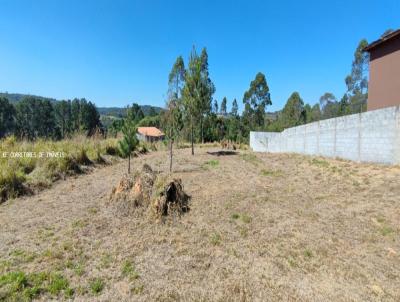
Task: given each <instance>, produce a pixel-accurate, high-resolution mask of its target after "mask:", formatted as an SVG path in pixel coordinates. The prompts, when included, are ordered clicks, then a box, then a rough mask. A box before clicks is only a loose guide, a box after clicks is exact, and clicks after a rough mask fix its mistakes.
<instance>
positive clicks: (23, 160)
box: [0, 135, 119, 202]
mask: <svg viewBox="0 0 400 302" xmlns="http://www.w3.org/2000/svg"><path fill="white" fill-rule="evenodd" d="M117 142H118V140H117V139H115V138H109V139H102V138H88V137H86V136H84V135H76V136H74V137H72V138H70V139H65V140H61V141H53V140H45V139H37V140H35V141H25V140H23V141H19V140H17V139H16V137H15V136H9V137H6V138H4V139H2V140H0V202H4V201H5V200H7V199H10V198H15V197H17V196H20V195H22V194H24V193H26V192H28V191H29V188H38V189H40V188H43V187H49V186H50V185H51V184H52V182H54V181H55V180H57V179H60V178H64V177H65V176H66V175H73V174H77V173H82V168H81V167H82V166H87V165H92V164H93V163H96V164H104V163H105V160H104V158H103V156H104V155H111V156H119V152H118V145H117ZM17 152H20V154H18V153H17ZM22 152H26V154H25V156H20V155H21V153H22ZM27 152H30V155H31V156H26V155H27V154H28V153H27ZM33 155H34V156H33Z"/></svg>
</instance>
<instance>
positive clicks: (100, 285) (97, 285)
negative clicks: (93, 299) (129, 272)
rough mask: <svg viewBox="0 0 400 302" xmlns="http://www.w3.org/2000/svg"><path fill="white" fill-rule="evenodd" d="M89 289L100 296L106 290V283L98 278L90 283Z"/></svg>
mask: <svg viewBox="0 0 400 302" xmlns="http://www.w3.org/2000/svg"><path fill="white" fill-rule="evenodd" d="M89 287H90V290H91V291H92V293H93V294H95V295H98V294H100V293H101V292H102V290H103V289H104V282H103V280H102V279H101V278H96V279H93V280H92V281H91V282H90V283H89Z"/></svg>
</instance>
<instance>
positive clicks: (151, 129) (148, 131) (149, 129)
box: [137, 127, 164, 137]
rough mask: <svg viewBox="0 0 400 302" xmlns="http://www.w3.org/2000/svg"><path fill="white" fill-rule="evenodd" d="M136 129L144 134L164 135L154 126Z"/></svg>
mask: <svg viewBox="0 0 400 302" xmlns="http://www.w3.org/2000/svg"><path fill="white" fill-rule="evenodd" d="M137 131H138V132H139V133H140V134H142V135H145V136H155V137H160V136H164V133H163V132H162V131H161V130H160V129H157V128H156V127H138V129H137Z"/></svg>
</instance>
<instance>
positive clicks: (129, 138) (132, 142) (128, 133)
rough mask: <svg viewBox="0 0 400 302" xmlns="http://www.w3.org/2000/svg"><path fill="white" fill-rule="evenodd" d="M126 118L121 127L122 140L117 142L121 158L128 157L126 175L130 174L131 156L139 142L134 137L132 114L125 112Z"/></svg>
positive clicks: (134, 128) (134, 127)
mask: <svg viewBox="0 0 400 302" xmlns="http://www.w3.org/2000/svg"><path fill="white" fill-rule="evenodd" d="M127 112H128V116H127V117H126V118H125V120H124V125H123V127H122V134H123V138H122V140H121V141H119V146H120V150H121V153H122V155H123V156H125V157H128V174H130V173H131V154H132V152H133V151H135V149H136V147H137V145H138V144H139V141H138V139H137V137H136V131H137V128H136V124H135V119H134V117H133V116H132V114H133V112H132V111H131V110H129V108H128V110H127Z"/></svg>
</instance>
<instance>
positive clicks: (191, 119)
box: [190, 116, 194, 155]
mask: <svg viewBox="0 0 400 302" xmlns="http://www.w3.org/2000/svg"><path fill="white" fill-rule="evenodd" d="M190 121H191V122H190V124H191V125H190V126H191V128H192V129H191V131H192V135H191V136H192V137H191V141H192V155H194V144H193V140H194V134H193V116H192V117H191V118H190Z"/></svg>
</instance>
